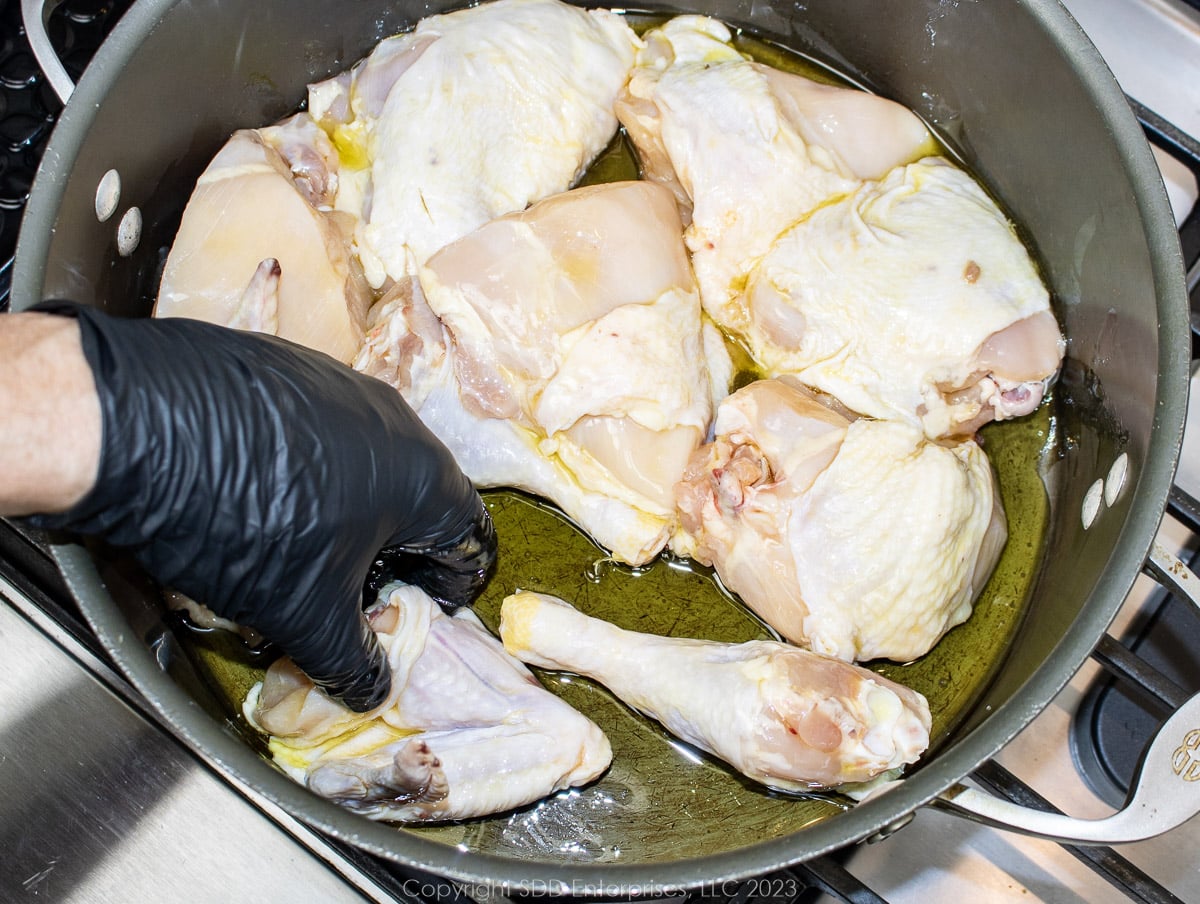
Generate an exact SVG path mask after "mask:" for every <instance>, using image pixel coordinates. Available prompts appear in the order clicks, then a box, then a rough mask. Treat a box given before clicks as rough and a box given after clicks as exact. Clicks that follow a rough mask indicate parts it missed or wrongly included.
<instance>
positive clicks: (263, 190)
mask: <svg viewBox="0 0 1200 904" xmlns="http://www.w3.org/2000/svg"><path fill="white" fill-rule="evenodd" d="M337 178H338V162H337V154H336V152H335V151H334V149H333V146H332V145H331V144H330V142H329V139H328V138H327V137H326V135H325V133H324V132H323V131H322V130H321V129H320V128H318V127H317V126H316V125H315V123H313V121H312V120H311V119H310V118H309V117H308V115H307V114H304V113H301V114H298V115H296V116H294V117H292V118H291V119H289V120H287V121H286V122H284V123H282V124H280V125H277V126H271V127H268V128H264V129H254V130H243V131H239V132H235V133H234V134H233V137H231V138H230V139H229V141H228V142H227V143H226V145H225V146H224V147H223V148H222V149H221V151H220V152H219V153H218V154H217V155H216V157H214V158H213V160H212V162H211V163H210V164H209V166H208V168H207V169H206V170H205V171H204V173H203V174H202V175H201V176H200V179H199V180H198V181H197V183H196V188H195V190H194V191H193V193H192V196H191V198H190V199H189V201H188V205H187V208H186V209H185V210H184V213H183V221H182V223H181V224H180V226H179V232H178V233H177V235H176V237H175V243H174V244H173V245H172V247H171V252H170V254H169V255H168V257H167V263H166V267H165V268H164V271H163V278H162V282H161V284H160V286H159V293H158V301H157V304H156V305H155V309H154V313H155V316H157V317H192V318H195V319H198V320H207V321H209V322H211V323H220V324H224V325H227V326H233V327H237V328H241V329H251V330H255V331H258V332H266V333H271V334H274V335H278V336H282V337H283V338H285V339H290V340H292V341H294V342H298V343H300V344H301V345H306V346H308V347H310V348H314V349H317V350H318V351H323V352H325V353H327V354H329V355H331V356H333V357H334V358H337V359H338V360H340V361H344V362H349V361H350V360H351V359H352V358H353V357H354V355H355V354H356V352H357V350H358V346H359V344H360V342H361V341H362V335H363V330H364V329H365V324H366V313H367V309H368V307H369V306H370V301H371V296H370V292H369V289H368V287H367V285H366V282H365V280H364V279H363V277H362V271H361V268H360V267H359V265H358V263H357V261H356V260H355V259H354V258H353V257H352V255H351V254H350V249H349V245H348V240H349V234H350V232H352V229H353V227H352V225H351V224H350V223H349V221H348V220H347V218H345V217H343V216H342V215H340V214H335V213H332V212H331V211H330V210H329V206H330V204H331V202H332V198H333V195H334V193H335V192H336V188H337Z"/></svg>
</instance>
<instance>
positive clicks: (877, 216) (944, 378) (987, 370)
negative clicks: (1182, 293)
mask: <svg viewBox="0 0 1200 904" xmlns="http://www.w3.org/2000/svg"><path fill="white" fill-rule="evenodd" d="M745 299H746V310H747V314H748V318H749V319H748V322H747V325H746V328H745V330H744V332H743V338H744V339H745V341H746V343H747V345H748V346H749V348H750V351H751V353H752V354H753V355H754V357H755V358H756V359H757V360H758V362H759V363H760V364H761V365H762V367H763V369H764V371H765V372H766V373H767V374H768V375H779V374H794V375H796V376H797V377H799V378H800V380H802V381H803V382H804V383H806V384H808V385H810V386H813V387H815V388H817V389H819V390H821V391H823V392H826V393H829V394H831V395H833V396H835V397H837V398H838V399H839V400H841V401H842V402H843V403H844V404H845V405H847V406H848V407H849V408H851V409H853V410H855V411H857V412H859V413H860V414H867V415H871V416H874V417H880V418H899V419H904V420H907V421H909V422H911V423H914V424H920V425H922V426H923V427H924V428H925V430H926V432H927V433H928V434H929V435H930V436H931V437H938V436H948V435H969V434H971V433H973V432H974V431H975V430H976V429H978V428H979V427H980V426H981V425H982V424H984V423H986V422H987V421H989V420H992V419H997V420H999V419H1003V418H1009V417H1016V416H1018V415H1022V414H1027V413H1029V412H1030V411H1033V410H1034V409H1035V408H1037V406H1038V404H1039V403H1040V402H1041V400H1042V397H1043V394H1044V393H1045V390H1046V388H1047V387H1048V386H1049V384H1050V383H1051V382H1052V381H1053V379H1054V377H1055V375H1056V374H1057V371H1058V367H1059V364H1060V363H1061V360H1062V356H1063V352H1064V348H1065V346H1064V343H1063V339H1062V335H1061V333H1060V331H1059V328H1058V324H1057V322H1056V321H1055V319H1054V315H1053V314H1052V313H1051V312H1050V299H1049V295H1048V293H1047V291H1046V288H1045V286H1044V285H1043V284H1042V281H1041V279H1040V278H1039V276H1038V272H1037V270H1036V268H1035V267H1034V265H1033V262H1032V260H1030V257H1029V254H1028V252H1027V251H1026V249H1025V247H1024V246H1023V245H1022V244H1021V242H1020V240H1019V239H1018V238H1017V235H1016V233H1015V231H1014V230H1013V228H1012V226H1011V225H1010V224H1009V222H1008V221H1007V220H1006V219H1005V217H1004V215H1003V214H1002V213H1001V212H1000V210H999V209H998V208H997V206H996V205H995V203H993V202H992V200H991V199H990V198H989V197H988V196H987V195H986V194H985V193H984V192H983V191H982V190H981V189H980V188H979V186H978V185H977V184H976V182H975V181H974V180H973V179H972V178H971V177H970V176H969V175H967V174H966V173H964V172H963V171H962V170H960V169H958V168H957V167H955V166H953V165H952V164H950V163H949V162H947V161H946V160H944V159H942V158H927V159H924V160H921V161H919V162H918V163H913V164H911V165H908V166H904V167H899V168H897V169H895V170H893V171H892V172H891V173H889V174H888V175H887V176H886V177H885V178H884V179H883V180H882V181H880V182H868V183H866V184H865V185H863V186H862V188H860V189H859V190H858V191H856V192H855V193H854V194H852V195H850V196H849V197H847V198H845V199H843V200H840V201H838V202H836V203H832V204H829V205H827V206H825V207H822V208H821V209H820V210H818V211H816V212H815V213H813V214H812V215H811V216H809V217H808V218H807V219H804V220H802V221H801V222H800V223H798V224H796V226H794V227H793V228H792V229H790V230H788V231H787V232H786V233H785V234H784V235H783V236H782V237H780V238H779V239H778V240H777V241H776V242H775V244H774V246H773V247H772V248H771V250H770V252H769V253H768V254H767V255H766V256H765V257H764V258H763V259H762V262H761V263H760V264H759V265H758V267H757V268H756V269H755V271H754V273H753V274H752V276H751V278H750V281H749V285H748V286H747V288H746V294H745Z"/></svg>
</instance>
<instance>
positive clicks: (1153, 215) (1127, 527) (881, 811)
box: [12, 0, 1190, 895]
mask: <svg viewBox="0 0 1200 904" xmlns="http://www.w3.org/2000/svg"><path fill="white" fill-rule="evenodd" d="M176 2H178V0H139V2H137V3H135V4H133V5H132V6H131V8H130V9H129V10H128V11H127V12H126V13H125V15H124V16H123V17H122V19H121V21H120V22H119V23H118V25H117V27H116V28H115V29H114V30H113V32H112V34H111V35H110V36H109V38H108V39H107V40H106V41H105V42H104V44H103V45H102V46H101V47H100V49H99V51H98V52H97V54H96V56H95V58H94V59H93V62H92V64H91V65H90V66H89V67H88V69H87V70H86V72H85V73H84V75H83V77H82V79H81V80H80V82H79V85H78V86H77V88H76V90H75V92H74V94H73V95H72V97H71V99H70V100H69V102H68V103H67V104H66V106H65V108H64V110H63V113H62V115H61V116H60V118H59V121H58V124H57V126H56V128H55V130H54V133H53V135H52V137H51V140H50V143H49V145H48V148H47V151H46V153H45V155H44V156H43V158H42V162H41V164H40V165H39V168H38V172H37V175H36V178H35V181H34V184H33V188H32V190H31V193H30V198H29V203H28V204H27V207H26V212H25V217H24V219H23V221H22V229H21V233H20V237H19V239H18V244H17V252H16V263H15V267H14V275H13V287H12V306H13V310H23V309H25V308H28V307H29V306H31V305H33V304H35V303H36V302H38V301H40V300H41V296H42V289H43V285H44V281H43V272H42V270H43V267H44V265H45V261H46V259H47V257H48V254H49V246H50V240H51V236H52V233H53V229H52V228H41V229H39V228H38V227H39V225H41V224H52V223H53V222H54V218H55V216H56V212H57V210H58V208H59V205H60V204H61V201H62V197H63V194H64V191H65V188H66V184H67V181H68V177H69V175H70V172H71V170H72V168H73V167H74V163H75V161H76V159H77V157H78V154H79V152H80V150H81V148H82V145H83V142H84V139H85V138H86V136H87V133H88V131H89V129H90V126H91V124H92V121H93V120H94V118H95V114H96V111H97V110H98V109H99V107H100V104H101V103H102V102H103V100H104V98H105V95H106V94H107V92H108V90H109V87H110V86H111V83H112V81H113V80H114V78H115V77H116V75H117V74H118V73H119V72H120V71H121V69H122V68H123V67H124V65H125V64H126V62H127V61H128V60H129V59H130V58H131V57H132V56H133V55H134V54H135V53H136V52H137V49H138V48H139V46H140V45H141V43H142V42H143V41H144V39H145V38H146V37H147V36H148V35H149V34H150V33H151V32H152V31H153V30H154V28H155V27H156V25H157V23H158V22H159V21H160V20H161V19H162V17H163V16H164V15H165V14H166V13H167V11H168V10H169V9H170V8H171V7H172V6H173V5H174V4H175V3H176ZM1021 5H1023V6H1026V7H1027V8H1028V10H1029V11H1030V13H1031V15H1033V16H1034V17H1035V19H1036V20H1037V22H1038V23H1039V24H1040V25H1041V26H1042V28H1043V29H1044V31H1045V32H1046V34H1047V35H1048V36H1050V38H1051V39H1052V40H1053V42H1054V44H1055V46H1056V47H1057V48H1058V50H1059V51H1060V53H1061V54H1062V55H1063V56H1064V57H1065V58H1067V59H1068V60H1070V61H1071V62H1072V64H1073V66H1074V68H1075V70H1076V71H1077V72H1078V74H1079V76H1080V78H1081V81H1082V83H1083V85H1084V88H1085V90H1086V91H1087V93H1088V96H1089V97H1090V99H1091V100H1092V101H1093V102H1094V104H1095V107H1096V109H1097V110H1098V111H1099V112H1100V115H1101V116H1102V117H1103V119H1104V122H1105V124H1106V125H1107V127H1108V129H1109V131H1110V134H1111V138H1112V141H1113V142H1114V145H1115V146H1116V148H1117V150H1118V151H1119V153H1120V156H1121V159H1122V161H1123V164H1124V169H1125V173H1126V175H1127V176H1128V178H1129V181H1130V185H1131V188H1132V190H1133V193H1134V196H1135V199H1136V207H1137V212H1138V214H1139V216H1140V217H1141V219H1142V222H1143V225H1144V229H1145V233H1146V238H1147V243H1148V247H1149V253H1150V256H1151V259H1152V272H1153V280H1154V288H1155V295H1156V299H1157V312H1158V339H1159V342H1158V348H1159V358H1158V369H1159V372H1158V397H1157V398H1156V399H1155V413H1154V418H1153V425H1152V435H1151V437H1150V446H1149V449H1148V453H1147V459H1146V461H1145V462H1144V463H1143V464H1142V467H1141V469H1140V473H1139V474H1138V477H1137V485H1136V490H1135V492H1134V493H1133V494H1132V497H1133V498H1132V499H1131V502H1130V507H1129V512H1128V516H1127V517H1126V520H1125V523H1124V525H1123V528H1122V530H1121V533H1120V536H1119V538H1118V539H1117V541H1116V543H1115V544H1114V547H1113V550H1112V554H1111V556H1110V558H1109V561H1108V563H1107V565H1106V567H1105V570H1104V572H1103V573H1102V575H1101V576H1100V580H1099V581H1098V583H1097V586H1096V587H1095V589H1094V590H1093V592H1092V594H1091V596H1090V597H1089V599H1088V601H1087V603H1086V604H1085V606H1084V608H1083V610H1082V611H1081V613H1080V615H1079V617H1078V618H1077V619H1076V621H1075V622H1074V623H1073V624H1072V625H1071V627H1070V629H1069V630H1068V631H1067V633H1066V634H1065V635H1064V636H1063V638H1062V639H1061V641H1060V642H1059V644H1058V645H1057V647H1056V648H1055V650H1054V652H1053V654H1052V655H1051V656H1049V657H1047V658H1046V660H1045V661H1044V662H1043V663H1042V664H1041V665H1040V666H1039V667H1038V669H1037V670H1036V672H1035V673H1034V674H1033V675H1032V676H1031V677H1030V678H1029V679H1028V680H1027V681H1026V682H1025V684H1024V685H1023V686H1022V687H1021V689H1020V690H1019V691H1017V692H1016V693H1014V694H1013V696H1012V697H1011V698H1010V699H1009V700H1008V701H1007V702H1005V703H1004V704H1003V705H1002V706H1000V707H998V708H997V709H996V710H995V711H994V712H992V713H991V714H990V715H988V716H987V717H986V718H985V719H984V721H983V722H982V723H981V724H980V725H978V726H977V727H976V728H975V729H973V730H972V731H970V732H969V733H967V734H966V735H964V736H963V737H961V738H958V739H956V740H955V741H954V742H953V743H951V744H950V745H948V746H947V747H946V748H945V749H943V750H941V751H939V752H938V753H937V754H936V755H935V756H934V757H933V758H932V759H931V760H930V761H929V762H928V763H925V764H922V766H921V768H920V769H919V770H918V771H917V772H915V773H914V774H913V775H912V776H911V777H908V778H906V779H904V780H903V781H902V782H901V783H899V784H898V785H897V786H896V787H895V788H893V789H892V790H890V791H888V792H887V793H885V794H882V795H880V796H878V797H876V798H873V799H872V800H871V801H869V802H867V803H865V804H863V805H860V806H858V807H856V808H854V809H853V810H849V811H846V812H844V813H842V814H839V815H837V816H835V817H832V818H829V819H826V820H823V821H821V822H818V823H816V824H815V825H812V826H809V827H807V828H805V829H802V830H799V831H798V832H794V833H792V834H789V835H786V836H783V837H780V838H775V839H771V840H767V841H761V842H758V843H755V844H753V845H750V846H747V847H743V848H739V849H738V850H736V851H732V852H725V853H721V854H712V855H705V856H703V857H695V858H690V859H683V860H676V861H671V862H669V863H665V864H622V863H603V864H588V863H561V864H560V863H550V862H546V861H522V860H517V859H512V858H503V857H499V856H496V855H493V854H483V853H477V852H468V851H464V850H459V849H457V848H454V847H450V846H448V845H446V844H444V843H442V842H437V841H432V840H429V839H425V838H422V837H420V836H417V835H414V834H411V833H405V832H401V831H397V829H395V828H394V827H391V826H388V825H386V824H382V823H374V822H371V821H369V820H367V819H365V818H362V817H361V816H358V815H357V814H354V813H352V812H349V811H347V810H345V809H343V808H341V807H338V806H337V805H336V804H334V803H332V802H330V801H327V800H324V799H322V798H319V797H317V796H316V795H314V794H312V793H310V792H309V791H308V790H307V789H305V788H304V787H302V786H300V785H298V784H296V783H295V782H293V781H292V780H291V779H290V778H288V777H287V776H285V775H284V774H283V773H281V772H279V771H278V770H276V769H275V768H274V767H273V766H272V765H271V764H269V763H268V762H267V761H266V760H264V759H262V758H261V757H259V756H258V755H257V754H255V753H253V752H252V751H251V750H250V749H249V748H248V747H247V746H246V744H245V742H244V741H243V740H242V739H241V737H240V736H239V735H237V734H236V733H235V732H234V731H233V730H232V729H231V728H229V727H228V726H223V725H221V724H219V723H218V722H217V721H215V720H214V719H213V718H211V717H210V716H209V715H208V714H207V713H206V712H205V711H204V710H203V709H202V708H201V707H200V706H199V705H198V704H197V703H196V701H195V700H193V699H192V698H191V697H190V696H189V695H187V694H186V693H185V692H184V691H183V690H182V689H181V688H180V687H179V686H177V685H176V684H175V683H174V682H173V681H172V680H170V679H169V678H168V676H167V675H166V673H165V672H164V671H162V669H161V668H160V667H159V665H158V663H157V662H156V660H155V659H154V656H153V655H152V654H151V653H150V651H149V650H148V649H147V648H146V646H145V645H144V644H143V643H142V641H141V639H140V638H138V637H133V636H131V632H130V631H129V625H128V622H127V621H126V619H125V616H124V615H123V613H122V612H121V610H120V608H119V607H118V605H117V604H116V602H115V600H114V599H113V598H112V596H111V595H110V594H109V591H108V590H107V589H106V587H105V583H104V580H103V578H102V577H101V575H100V572H99V570H98V568H97V566H96V563H95V561H94V560H93V559H92V558H91V556H90V554H89V553H88V552H87V551H86V550H85V549H84V548H83V547H82V546H79V545H76V544H63V545H56V546H54V547H53V553H54V555H55V558H56V560H57V561H58V563H59V566H60V568H61V570H62V572H63V575H64V577H65V579H66V581H67V584H68V586H69V587H70V589H71V591H72V593H73V594H74V595H75V596H76V598H77V599H78V600H79V601H80V604H81V608H82V609H83V611H84V613H85V616H86V617H87V619H88V621H89V623H90V624H91V626H92V628H93V629H94V630H95V632H96V634H97V635H98V637H99V639H100V641H101V643H102V644H103V645H104V647H105V649H106V650H107V651H108V652H109V653H110V655H111V656H112V657H113V659H114V661H115V663H116V665H117V666H118V668H119V669H120V670H121V671H122V672H123V673H124V674H125V675H126V676H127V677H128V678H129V679H130V680H131V681H132V683H133V684H134V686H135V687H136V688H137V690H138V691H139V692H140V693H142V694H143V695H144V696H145V697H146V698H147V700H148V701H149V702H150V704H151V705H152V707H153V708H154V709H155V710H156V711H157V712H158V714H159V715H160V716H162V718H163V719H165V720H166V722H167V723H168V724H169V725H170V726H171V727H172V728H173V731H174V733H175V734H176V735H177V736H178V737H179V738H180V739H181V740H182V741H183V742H184V743H186V744H188V745H189V746H191V747H193V748H194V749H198V750H202V751H204V752H205V754H206V757H207V758H209V759H210V760H211V761H213V763H214V765H216V766H217V767H218V768H220V769H222V770H225V771H227V772H228V773H229V774H231V775H233V776H234V777H236V778H237V779H238V780H240V781H242V782H244V783H246V784H247V785H249V786H251V787H254V788H256V789H257V790H258V791H260V792H261V793H262V794H263V795H264V796H265V797H267V798H268V799H270V800H271V801H273V802H274V803H275V804H278V805H279V806H281V807H283V808H284V809H285V810H287V811H289V812H290V813H292V814H294V815H296V816H298V817H299V818H301V819H302V820H304V821H305V822H308V823H310V824H311V825H313V826H315V827H316V828H318V829H320V830H321V831H323V832H326V833H328V834H329V835H331V836H333V837H335V838H338V839H339V840H342V841H344V842H347V843H349V844H352V845H354V846H356V847H359V848H362V849H364V850H366V851H368V852H370V853H373V854H376V855H379V856H382V857H385V858H388V859H391V860H394V861H397V862H400V863H404V864H407V865H410V866H412V867H415V868H417V869H421V870H426V871H428V872H431V873H436V874H438V875H440V876H445V877H447V878H451V879H456V880H459V881H462V882H466V883H477V884H484V885H488V886H489V887H503V888H505V889H512V890H516V889H519V888H524V889H527V890H533V891H535V892H537V891H554V892H556V893H560V894H596V893H598V892H597V891H596V889H600V890H601V892H602V893H603V894H609V895H611V894H618V893H633V892H638V891H641V892H653V891H662V890H664V889H678V888H685V887H687V888H691V887H697V886H701V885H704V884H708V883H722V882H728V881H734V880H738V879H743V878H747V877H751V876H755V875H762V874H764V873H769V872H771V871H774V870H777V869H781V868H784V867H786V866H789V865H792V864H794V863H797V862H799V861H802V860H804V859H807V858H809V857H814V856H818V855H820V854H823V853H827V852H829V851H831V850H834V849H836V848H839V847H843V846H845V845H847V844H851V843H854V842H857V841H860V840H862V839H864V838H867V837H869V836H871V835H873V834H875V833H877V832H879V831H880V830H883V829H884V828H885V827H887V826H890V825H892V824H894V823H897V822H898V821H900V820H901V819H903V818H904V817H906V816H907V815H908V814H910V813H912V812H913V811H914V810H916V809H918V808H919V807H921V806H922V805H924V804H926V803H928V802H929V801H930V800H932V799H933V798H935V797H936V796H937V795H938V794H940V793H941V792H942V791H944V790H945V789H946V788H948V787H950V786H951V785H953V784H954V783H955V782H958V781H959V780H961V779H962V778H963V777H964V776H965V775H967V774H968V773H970V772H971V771H972V770H973V769H975V768H976V767H977V766H979V765H980V764H981V763H983V762H985V761H986V760H988V759H990V758H992V757H993V756H994V755H995V754H996V753H997V752H998V751H999V750H1000V749H1001V748H1002V747H1003V746H1004V745H1005V744H1007V743H1008V741H1010V740H1011V739H1012V738H1013V737H1014V736H1015V735H1016V734H1017V733H1018V732H1020V731H1021V730H1022V729H1023V728H1024V727H1025V726H1026V725H1027V724H1028V723H1029V722H1030V721H1032V719H1033V718H1034V717H1035V716H1036V715H1037V714H1038V713H1039V712H1040V711H1041V710H1042V709H1043V708H1044V707H1045V705H1046V704H1047V703H1048V702H1049V701H1050V700H1051V699H1052V698H1053V697H1054V695H1055V694H1057V693H1058V691H1059V690H1061V688H1062V687H1063V686H1064V685H1065V684H1066V683H1067V682H1068V681H1069V680H1070V678H1071V677H1072V676H1073V675H1074V674H1075V672H1076V671H1077V670H1078V669H1079V668H1080V666H1081V665H1082V664H1083V662H1084V661H1085V660H1086V659H1087V658H1088V656H1089V655H1090V653H1091V651H1092V649H1093V648H1094V646H1095V644H1096V642H1097V641H1098V640H1099V638H1100V637H1101V635H1102V634H1103V633H1104V631H1105V630H1106V629H1107V627H1108V625H1109V623H1110V622H1111V620H1112V618H1113V617H1114V616H1115V614H1116V612H1117V610H1118V609H1119V608H1120V606H1121V604H1122V603H1123V602H1124V600H1125V597H1126V596H1127V595H1128V593H1129V591H1130V589H1131V588H1132V586H1133V582H1134V580H1135V579H1136V577H1137V575H1138V574H1139V573H1140V570H1141V567H1142V564H1143V562H1144V561H1145V558H1146V555H1147V553H1148V551H1149V549H1150V546H1151V543H1152V542H1153V540H1154V537H1155V534H1156V532H1157V529H1158V525H1159V522H1160V521H1161V518H1162V515H1163V512H1164V510H1165V506H1166V499H1167V494H1168V491H1169V489H1170V486H1171V483H1172V480H1173V478H1174V473H1175V467H1176V463H1177V460H1178V455H1179V449H1180V446H1181V444H1182V438H1183V427H1184V421H1185V417H1186V407H1187V393H1188V379H1189V363H1190V343H1189V342H1188V341H1187V337H1189V336H1190V327H1189V324H1188V317H1187V310H1188V299H1187V292H1186V281H1185V277H1184V266H1183V259H1182V254H1181V251H1180V245H1179V237H1178V232H1177V230H1176V227H1175V223H1174V218H1173V216H1172V214H1171V211H1170V206H1169V203H1168V200H1167V196H1166V191H1165V189H1164V187H1163V184H1162V180H1161V176H1160V173H1159V169H1158V166H1157V163H1156V162H1155V160H1154V157H1153V155H1152V154H1151V152H1150V148H1149V145H1148V143H1147V141H1146V138H1145V135H1144V133H1143V131H1142V128H1141V126H1140V125H1139V123H1138V121H1137V119H1136V117H1135V116H1134V114H1133V112H1132V110H1131V108H1130V107H1129V104H1128V102H1127V100H1126V98H1125V95H1124V93H1123V92H1122V91H1121V89H1120V88H1119V87H1118V85H1117V83H1116V81H1115V79H1114V78H1113V76H1112V74H1111V72H1110V71H1109V69H1108V67H1107V65H1106V64H1105V62H1104V61H1103V59H1102V58H1101V56H1100V54H1099V52H1098V51H1097V50H1096V49H1095V48H1094V47H1093V46H1092V44H1091V42H1090V40H1089V39H1088V38H1087V37H1086V36H1085V34H1084V33H1083V31H1082V29H1081V28H1080V27H1079V26H1078V24H1077V23H1076V22H1075V21H1074V19H1072V18H1071V16H1070V15H1069V14H1068V13H1067V11H1066V10H1065V8H1064V7H1063V6H1061V5H1060V4H1059V3H1058V2H1057V0H1048V2H1038V0H1031V2H1022V3H1021Z"/></svg>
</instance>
